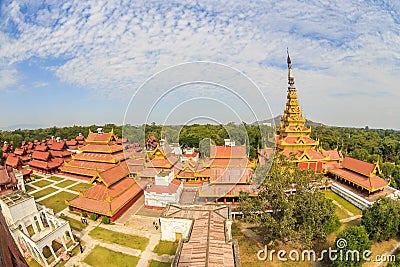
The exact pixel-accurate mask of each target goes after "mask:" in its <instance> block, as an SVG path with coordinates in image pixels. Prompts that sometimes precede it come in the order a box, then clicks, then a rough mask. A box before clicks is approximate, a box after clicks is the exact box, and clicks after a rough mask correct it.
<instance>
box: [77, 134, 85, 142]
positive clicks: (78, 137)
mask: <svg viewBox="0 0 400 267" xmlns="http://www.w3.org/2000/svg"><path fill="white" fill-rule="evenodd" d="M75 140H76V141H84V140H85V137H84V136H83V135H78V136H77V137H75Z"/></svg>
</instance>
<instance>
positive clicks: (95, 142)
mask: <svg viewBox="0 0 400 267" xmlns="http://www.w3.org/2000/svg"><path fill="white" fill-rule="evenodd" d="M117 140H118V137H117V136H116V135H114V133H113V131H111V132H110V133H102V132H97V133H92V132H89V135H88V137H87V138H86V140H85V141H86V145H85V146H83V147H81V148H79V150H80V151H82V152H81V153H79V154H76V155H74V156H73V157H72V158H73V159H72V160H71V161H70V162H68V163H65V164H64V166H63V167H62V171H64V172H66V173H73V174H79V175H83V176H89V177H91V180H90V183H92V184H96V185H95V186H94V187H92V188H90V189H88V190H87V191H85V192H82V193H80V195H79V196H77V197H75V198H73V199H71V200H69V201H67V203H68V205H69V206H71V207H75V208H78V209H80V210H85V211H88V212H94V213H96V214H100V215H105V216H109V217H113V216H116V214H117V213H118V212H119V211H121V209H123V208H124V207H125V206H126V205H128V204H129V203H130V202H132V200H134V198H135V197H137V196H138V194H140V193H141V192H142V188H141V187H140V186H139V185H138V184H137V183H136V182H135V180H134V179H133V178H132V177H131V175H130V171H129V169H128V166H127V163H126V162H125V157H124V153H123V152H122V150H123V147H122V146H121V145H117V144H116V142H117Z"/></svg>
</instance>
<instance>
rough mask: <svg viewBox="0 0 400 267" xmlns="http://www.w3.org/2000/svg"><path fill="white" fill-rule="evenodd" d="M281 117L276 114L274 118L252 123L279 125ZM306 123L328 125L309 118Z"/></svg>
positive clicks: (309, 124)
mask: <svg viewBox="0 0 400 267" xmlns="http://www.w3.org/2000/svg"><path fill="white" fill-rule="evenodd" d="M280 118H281V115H278V116H276V117H274V118H272V119H267V120H262V121H256V122H254V123H252V124H253V125H255V124H264V123H271V124H272V123H274V124H275V126H276V125H279V123H280ZM306 125H308V126H312V127H317V126H327V125H325V124H323V123H321V122H315V121H312V120H308V119H307V121H306Z"/></svg>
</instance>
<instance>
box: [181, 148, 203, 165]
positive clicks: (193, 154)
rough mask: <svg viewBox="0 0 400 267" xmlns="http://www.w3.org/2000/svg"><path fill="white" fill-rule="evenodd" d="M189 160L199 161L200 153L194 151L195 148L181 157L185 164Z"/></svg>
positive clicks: (186, 151) (186, 150)
mask: <svg viewBox="0 0 400 267" xmlns="http://www.w3.org/2000/svg"><path fill="white" fill-rule="evenodd" d="M189 159H192V160H194V161H198V160H199V153H198V152H196V151H194V148H191V149H185V153H183V154H182V156H181V161H182V162H185V161H187V160H189Z"/></svg>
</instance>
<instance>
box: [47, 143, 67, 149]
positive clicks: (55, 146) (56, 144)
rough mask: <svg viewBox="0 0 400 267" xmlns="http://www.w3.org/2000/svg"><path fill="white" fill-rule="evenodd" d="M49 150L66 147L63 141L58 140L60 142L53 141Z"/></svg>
mask: <svg viewBox="0 0 400 267" xmlns="http://www.w3.org/2000/svg"><path fill="white" fill-rule="evenodd" d="M50 149H51V150H58V151H60V150H63V149H66V147H65V142H64V141H60V142H53V144H52V145H51V147H50Z"/></svg>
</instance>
